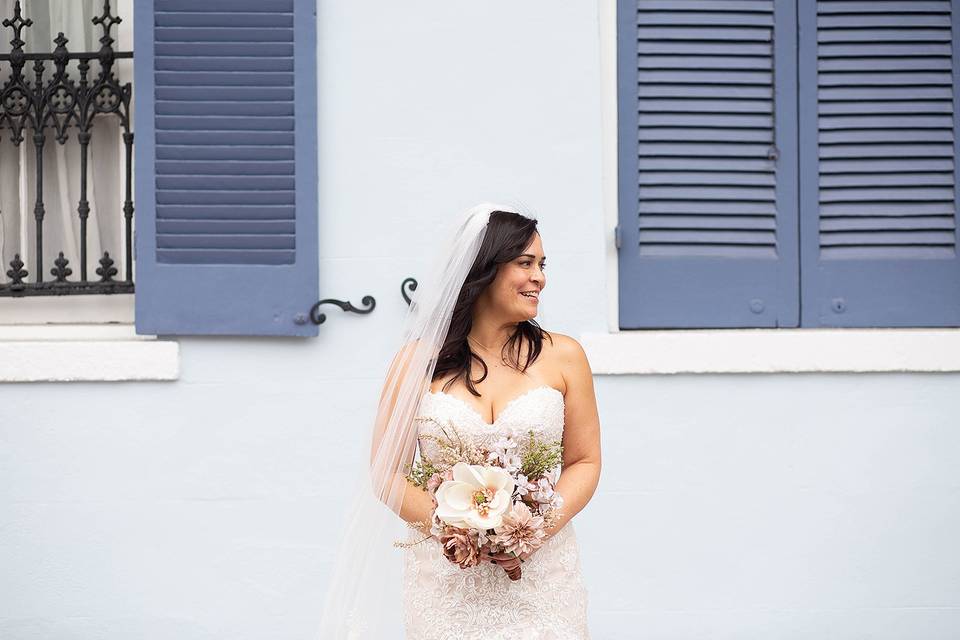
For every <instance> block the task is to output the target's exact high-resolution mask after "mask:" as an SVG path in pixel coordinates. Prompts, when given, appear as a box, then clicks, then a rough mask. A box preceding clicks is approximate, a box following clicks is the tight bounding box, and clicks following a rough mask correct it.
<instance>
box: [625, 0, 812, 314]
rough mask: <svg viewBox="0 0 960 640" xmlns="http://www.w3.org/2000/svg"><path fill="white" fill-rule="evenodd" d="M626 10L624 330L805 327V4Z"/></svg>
mask: <svg viewBox="0 0 960 640" xmlns="http://www.w3.org/2000/svg"><path fill="white" fill-rule="evenodd" d="M617 14H618V15H617V23H618V95H619V100H618V112H619V113H618V121H619V125H618V126H619V149H618V156H619V233H618V238H619V267H620V276H619V287H620V292H619V293H620V326H621V328H624V329H630V328H640V327H776V326H796V325H797V323H798V321H799V309H798V301H799V289H798V283H797V279H798V275H799V265H798V255H797V254H798V249H797V247H798V240H797V232H796V230H797V193H796V83H795V80H794V75H795V71H796V67H795V65H796V17H795V16H796V14H795V10H794V6H793V2H790V1H781V0H739V1H733V0H701V1H689V0H664V1H651V0H639V1H638V0H631V1H623V0H621V1H620V2H619V3H618V12H617ZM778 78H780V79H782V80H778ZM775 151H778V152H779V158H778V159H773V158H772V157H771V156H772V155H773V156H774V157H775V155H774V154H775Z"/></svg>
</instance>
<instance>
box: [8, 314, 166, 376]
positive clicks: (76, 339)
mask: <svg viewBox="0 0 960 640" xmlns="http://www.w3.org/2000/svg"><path fill="white" fill-rule="evenodd" d="M179 376H180V344H179V343H178V342H177V341H174V340H158V339H157V337H156V336H144V335H138V334H137V333H136V330H135V328H134V325H133V324H47V325H9V326H0V382H81V381H118V380H177V379H178V378H179Z"/></svg>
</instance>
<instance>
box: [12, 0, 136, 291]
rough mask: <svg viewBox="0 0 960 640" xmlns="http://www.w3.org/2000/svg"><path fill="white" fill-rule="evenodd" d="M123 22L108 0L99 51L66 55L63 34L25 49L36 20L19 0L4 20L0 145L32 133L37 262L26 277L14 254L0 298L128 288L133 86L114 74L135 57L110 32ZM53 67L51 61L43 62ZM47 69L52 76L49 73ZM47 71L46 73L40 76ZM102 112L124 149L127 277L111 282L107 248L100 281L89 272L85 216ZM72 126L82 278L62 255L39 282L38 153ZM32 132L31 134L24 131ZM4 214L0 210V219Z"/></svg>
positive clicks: (99, 18)
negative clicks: (50, 45)
mask: <svg viewBox="0 0 960 640" xmlns="http://www.w3.org/2000/svg"><path fill="white" fill-rule="evenodd" d="M120 21H121V19H120V17H118V16H114V15H113V14H112V12H111V9H110V0H105V1H104V3H103V13H102V14H101V15H99V16H97V17H95V18H93V20H92V23H93V24H94V25H95V27H96V26H99V27H101V28H102V29H103V36H102V37H101V38H100V45H101V46H100V50H99V51H96V52H84V53H71V52H70V51H68V50H67V39H66V38H65V37H64V36H63V33H62V32H61V33H60V34H59V35H58V36H57V38H56V39H55V40H54V41H53V42H54V44H56V48H55V49H54V50H53V51H52V52H50V53H26V52H24V50H23V46H24V45H25V44H26V42H24V40H23V35H24V34H23V31H24V29H27V28H28V27H30V26H31V25H32V24H33V22H32V21H31V20H25V19H24V18H23V16H22V15H21V9H20V2H19V0H18V1H17V3H16V4H15V6H14V15H13V17H12V18H7V19H6V20H4V21H3V23H2V24H3V26H4V27H8V28H9V29H11V30H12V31H13V40H11V41H10V44H11V46H12V49H11V51H10V53H9V54H6V53H4V54H0V69H3V65H4V64H5V63H7V64H9V68H10V77H9V79H8V80H7V81H6V82H4V83H3V85H2V87H0V144H2V143H3V142H4V140H3V139H2V138H7V135H5V134H6V133H9V140H10V141H11V142H12V143H13V144H14V145H17V146H20V144H21V143H23V142H24V140H25V139H26V138H27V137H29V138H30V140H32V142H33V145H34V147H35V150H36V158H37V161H36V175H35V176H33V178H34V185H33V186H34V189H35V193H36V196H35V200H34V207H33V215H34V219H35V220H36V238H35V242H36V248H35V252H36V267H35V270H34V272H33V278H32V280H31V281H28V276H29V271H28V270H27V269H25V268H24V267H26V266H27V265H25V264H24V263H23V261H22V260H21V259H20V254H19V253H17V254H16V255H15V256H14V258H13V260H11V261H10V269H9V270H6V276H7V278H9V280H6V281H5V280H4V279H3V277H2V274H0V296H28V295H31V296H38V295H64V294H105V293H132V292H133V246H132V245H133V193H132V163H133V132H132V131H131V130H130V98H131V94H132V90H133V89H132V86H131V84H130V83H129V82H128V83H125V84H123V85H121V84H120V82H119V80H118V79H117V77H116V76H115V74H114V62H115V61H116V60H117V59H118V58H133V52H132V51H114V49H113V43H114V42H115V41H114V39H113V37H112V36H111V34H110V32H111V30H112V29H113V27H114V26H115V25H116V24H118V23H119V22H120ZM74 60H76V61H77V72H78V74H79V78H78V79H76V80H75V79H73V78H71V77H70V73H69V72H68V70H67V65H68V64H69V63H70V62H71V61H74ZM92 61H96V62H98V63H99V69H98V70H97V71H96V72H94V73H91V64H90V63H91V62H92ZM28 62H33V68H32V70H31V71H32V74H33V79H31V78H30V77H29V76H30V74H31V71H28V72H27V73H26V74H24V67H25V66H26V64H27V63H28ZM48 65H52V66H48ZM48 69H49V70H51V71H52V75H50V74H46V72H47V71H48ZM45 75H50V77H49V78H47V79H45V77H44V76H45ZM97 116H100V119H101V120H102V118H103V117H105V116H116V117H117V118H118V119H119V124H120V127H121V128H122V130H123V143H124V147H125V152H126V153H125V165H124V170H125V176H124V178H125V199H124V202H123V216H124V236H125V243H126V247H125V248H126V261H125V264H124V276H123V278H122V279H121V280H114V276H116V275H117V274H118V270H117V268H116V267H114V260H113V258H111V257H110V252H109V251H104V252H103V256H102V257H101V258H100V259H99V262H100V267H99V268H97V269H96V275H97V276H99V279H94V280H91V279H88V277H87V218H88V217H89V215H90V203H89V202H88V201H87V162H88V158H87V156H88V148H89V144H90V138H91V135H92V134H91V131H92V127H93V124H94V121H95V120H96V119H97ZM70 129H75V130H76V136H77V142H78V143H79V146H80V157H79V161H80V200H79V202H78V205H77V215H78V216H79V220H80V279H79V280H70V279H69V278H68V276H70V275H71V274H72V273H73V270H72V269H71V268H70V267H69V266H68V264H69V260H68V259H67V258H65V257H64V255H63V252H62V251H61V252H60V255H59V257H58V258H57V259H56V260H54V266H53V267H52V268H51V269H50V274H51V275H52V276H54V279H53V280H50V281H45V280H44V265H43V219H44V214H45V208H44V203H43V178H44V175H43V150H44V146H45V145H46V144H47V141H48V136H47V133H48V132H49V133H51V134H53V137H54V139H55V140H56V141H57V142H58V143H60V144H61V145H62V144H65V143H66V142H67V140H68V138H69V130H70ZM28 133H32V136H28V135H27V134H28ZM2 215H3V212H2V211H0V216H2Z"/></svg>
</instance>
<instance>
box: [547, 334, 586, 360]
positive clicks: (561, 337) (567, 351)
mask: <svg viewBox="0 0 960 640" xmlns="http://www.w3.org/2000/svg"><path fill="white" fill-rule="evenodd" d="M545 331H546V330H545ZM547 333H548V334H549V335H550V338H553V340H552V342H551V340H550V338H547V339H546V340H544V341H543V342H544V344H549V345H550V346H551V351H552V354H553V356H554V357H556V358H560V359H561V360H568V361H569V360H578V359H580V358H582V359H584V360H586V358H587V354H586V352H585V351H584V350H583V347H582V346H580V343H579V342H577V339H576V338H574V337H573V336H568V335H567V334H565V333H557V332H556V331H547Z"/></svg>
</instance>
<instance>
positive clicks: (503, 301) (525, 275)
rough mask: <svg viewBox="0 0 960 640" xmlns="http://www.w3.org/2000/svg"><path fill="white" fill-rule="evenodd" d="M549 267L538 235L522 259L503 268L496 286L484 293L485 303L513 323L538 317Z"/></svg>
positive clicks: (495, 279)
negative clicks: (545, 270)
mask: <svg viewBox="0 0 960 640" xmlns="http://www.w3.org/2000/svg"><path fill="white" fill-rule="evenodd" d="M545 266H546V256H545V255H544V254H543V244H542V243H541V241H540V234H539V233H534V234H533V240H531V242H530V244H529V245H527V248H526V249H524V250H523V253H522V254H521V255H519V256H517V257H516V258H514V259H513V260H511V261H510V262H506V263H504V264H502V265H500V268H499V269H498V270H497V275H496V277H495V278H494V279H493V282H491V283H490V286H489V287H487V289H486V291H484V292H483V295H482V296H481V303H482V304H484V306H487V307H488V308H493V309H495V310H496V311H497V314H498V315H501V316H506V317H507V318H509V321H510V322H522V321H525V320H530V319H532V318H534V317H536V315H537V307H538V305H539V296H540V292H542V291H543V288H544V287H545V286H546V285H547V276H546V274H545V273H544V268H545Z"/></svg>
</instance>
